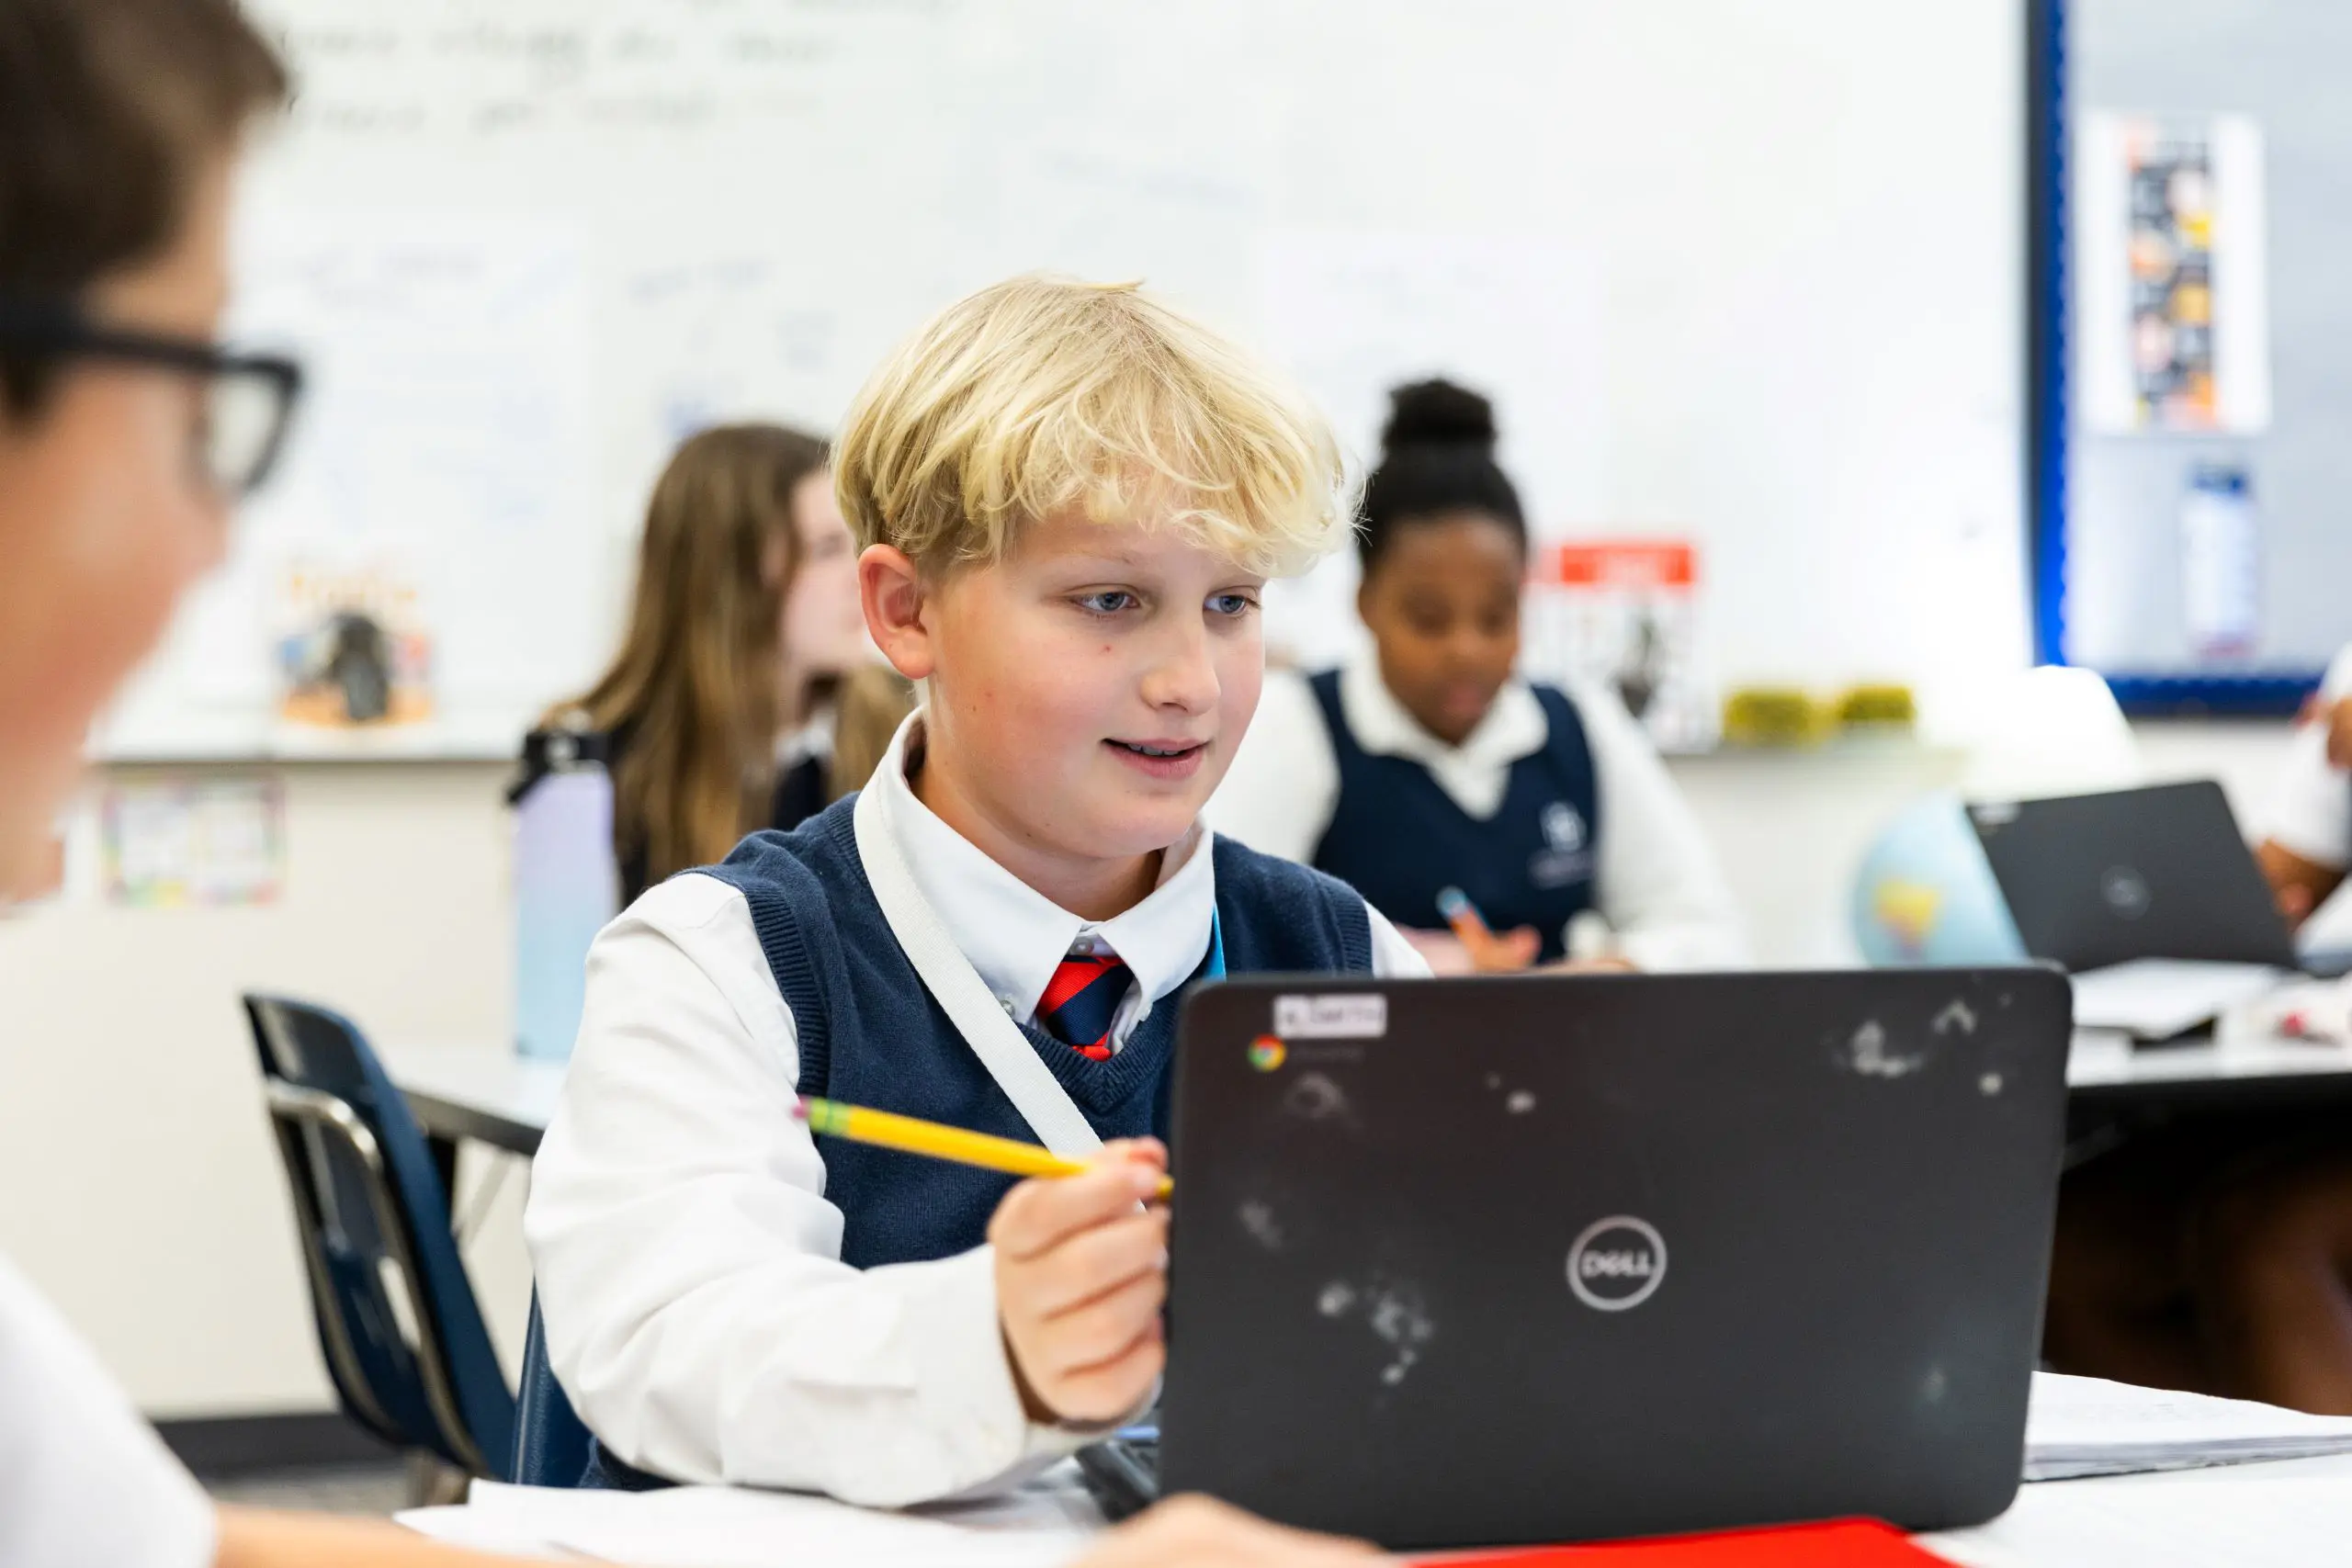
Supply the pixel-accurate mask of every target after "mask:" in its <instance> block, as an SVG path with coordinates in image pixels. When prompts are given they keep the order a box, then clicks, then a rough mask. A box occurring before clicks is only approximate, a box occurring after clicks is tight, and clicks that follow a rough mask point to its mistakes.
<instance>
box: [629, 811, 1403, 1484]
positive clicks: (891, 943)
mask: <svg viewBox="0 0 2352 1568" xmlns="http://www.w3.org/2000/svg"><path fill="white" fill-rule="evenodd" d="M854 804H855V797H854V796H852V797H850V798H849V799H845V800H842V801H838V802H836V803H835V804H833V805H832V806H831V807H827V808H826V809H825V810H824V811H823V812H822V813H820V814H819V815H818V816H817V817H815V818H811V819H810V820H809V822H807V823H806V824H804V825H803V826H802V827H800V828H799V829H796V830H795V831H793V832H790V833H779V832H775V831H768V832H761V833H754V834H752V836H751V837H750V838H748V839H745V840H743V841H742V842H741V844H740V845H738V846H737V847H736V850H735V852H734V853H733V854H731V855H729V857H728V858H727V860H726V863H724V864H721V865H718V866H716V867H712V868H710V869H708V870H707V871H706V872H705V873H704V874H706V875H709V876H715V877H718V879H719V880H720V881H722V882H725V883H727V884H728V885H729V886H732V887H734V888H736V889H738V890H739V891H740V892H741V893H742V895H743V897H744V901H745V902H746V903H747V904H749V905H750V907H751V911H752V927H753V929H754V930H755V931H758V933H759V938H760V946H761V948H762V949H763V951H764V952H765V953H766V954H767V960H768V966H769V968H770V969H772V970H773V971H775V982H776V987H777V989H778V990H780V991H781V992H782V993H783V994H784V999H785V1000H786V1002H787V1003H788V1004H790V1006H791V1008H792V1017H793V1022H794V1025H795V1028H796V1029H797V1032H798V1034H799V1037H800V1092H801V1093H802V1094H805V1095H818V1096H822V1097H825V1098H827V1099H831V1100H842V1101H845V1102H847V1103H849V1104H853V1105H865V1106H871V1107H874V1108H875V1109H876V1110H882V1111H898V1112H899V1113H900V1114H902V1115H907V1116H921V1117H924V1118H926V1119H928V1120H931V1121H934V1122H947V1123H949V1124H951V1125H953V1126H957V1127H968V1128H971V1129H973V1130H974V1131H977V1132H982V1133H993V1134H997V1135H998V1136H1000V1137H1007V1138H1018V1139H1021V1140H1022V1141H1023V1142H1026V1143H1034V1142H1035V1141H1036V1134H1035V1133H1034V1132H1032V1131H1031V1130H1030V1127H1029V1124H1028V1123H1027V1122H1024V1121H1023V1120H1022V1117H1021V1113H1020V1112H1019V1111H1016V1110H1014V1109H1013V1106H1012V1100H1009V1099H1007V1098H1006V1097H1005V1093H1004V1091H1003V1090H1002V1089H999V1088H998V1087H997V1084H996V1080H995V1079H994V1078H993V1077H989V1071H988V1069H987V1067H985V1066H982V1065H981V1063H980V1059H979V1058H978V1056H977V1055H973V1053H972V1049H971V1047H970V1046H968V1045H967V1044H966V1043H964V1037H963V1035H962V1034H961V1033H959V1032H957V1031H956V1026H955V1025H954V1024H953V1023H952V1022H950V1021H948V1018H947V1014H946V1013H945V1012H944V1010H942V1009H941V1008H940V1006H939V1004H938V1003H937V1002H936V1001H934V1000H933V998H932V996H931V993H930V992H929V991H928V990H927V989H925V988H924V987H923V983H922V978H921V977H920V976H917V975H916V973H915V971H914V966H913V965H912V964H910V963H909V962H908V961H907V955H906V953H904V952H903V951H902V950H901V949H900V948H899V940H898V937H897V936H896V935H895V934H894V933H893V932H892V931H891V930H890V926H889V922H888V920H886V919H884V918H883V915H882V908H881V906H880V905H879V904H877V903H876V901H875V897H874V890H873V888H872V887H871V886H869V885H868V884H867V882H866V880H865V866H864V865H863V864H862V863H860V862H859V860H858V856H857V840H856V833H855V829H854V825H853V818H852V810H853V807H854ZM1212 852H1213V853H1214V854H1215V855H1216V910H1217V920H1218V926H1219V930H1220V931H1221V933H1222V935H1223V937H1224V939H1225V956H1226V968H1227V972H1228V973H1231V974H1235V975H1248V974H1268V973H1281V972H1285V971H1288V972H1299V973H1344V974H1368V973H1370V972H1371V969H1372V922H1371V919H1370V917H1369V916H1368V915H1367V914H1366V912H1365V909H1364V901H1363V899H1362V898H1360V897H1357V896H1356V895H1355V894H1354V893H1353V892H1352V891H1351V890H1350V889H1349V888H1347V887H1346V886H1342V885H1341V884H1340V883H1338V882H1336V881H1334V880H1332V879H1331V878H1330V877H1329V876H1325V875H1322V874H1319V873H1317V872H1314V871H1310V870H1308V869H1306V867H1304V866H1298V865H1293V864H1291V863H1288V862H1286V861H1279V860H1275V859H1273V858H1272V857H1271V856H1267V855H1261V854H1259V853H1257V852H1255V851H1252V850H1250V849H1248V848H1246V847H1244V846H1243V845H1241V844H1238V843H1236V842H1234V841H1232V840H1228V839H1217V840H1215V842H1214V845H1213V849H1212ZM1197 977H1198V976H1195V978H1197ZM1177 1003H1178V998H1176V997H1172V996H1171V997H1169V998H1165V999H1163V1000H1162V1001H1161V1002H1160V1003H1159V1005H1158V1006H1156V1007H1154V1008H1153V1009H1152V1010H1151V1012H1150V1015H1149V1016H1148V1017H1147V1018H1146V1019H1145V1020H1144V1021H1143V1022H1142V1023H1140V1024H1138V1025H1137V1026H1136V1029H1135V1031H1134V1032H1133V1033H1131V1034H1130V1035H1129V1036H1128V1037H1127V1041H1126V1043H1125V1045H1124V1046H1122V1047H1121V1048H1120V1051H1119V1054H1118V1055H1115V1056H1113V1057H1112V1058H1111V1059H1110V1060H1109V1061H1107V1062H1095V1061H1091V1060H1089V1059H1088V1058H1086V1057H1084V1056H1081V1055H1079V1054H1078V1053H1077V1052H1076V1051H1073V1050H1072V1049H1070V1048H1069V1046H1068V1045H1065V1044H1063V1043H1061V1042H1060V1041H1058V1040H1056V1039H1054V1038H1053V1037H1052V1036H1051V1035H1049V1034H1047V1033H1046V1032H1044V1031H1043V1030H1040V1029H1037V1028H1035V1027H1034V1026H1031V1027H1026V1028H1023V1031H1022V1032H1023V1034H1025V1035H1026V1036H1027V1037H1028V1040H1029V1043H1030V1044H1031V1045H1032V1046H1034V1047H1035V1050H1036V1052H1037V1054H1038V1055H1039V1056H1040V1057H1042V1058H1043V1059H1044V1061H1045V1063H1046V1066H1047V1067H1048V1068H1049V1069H1050V1070H1051V1071H1052V1072H1053V1075H1054V1077H1056V1078H1057V1080H1058V1081H1059V1082H1060V1084H1061V1086H1062V1087H1063V1089H1066V1090H1068V1091H1069V1097H1070V1099H1071V1100H1075V1101H1076V1102H1077V1104H1078V1107H1079V1109H1080V1111H1084V1112H1085V1113H1086V1119H1087V1121H1088V1122H1091V1123H1092V1125H1093V1127H1094V1130H1095V1131H1096V1132H1098V1133H1100V1134H1102V1135H1103V1137H1104V1138H1125V1137H1137V1136H1141V1135H1143V1134H1155V1135H1157V1136H1159V1137H1163V1138H1164V1137H1166V1136H1167V1133H1168V1111H1169V1099H1170V1084H1169V1070H1170V1066H1171V1065H1172V1063H1173V1059H1174V1049H1175V1040H1176V1016H1177V1013H1178V1011H1179V1008H1178V1005H1177ZM819 1147H820V1150H821V1151H822V1153H823V1155H824V1160H825V1196H826V1198H827V1199H828V1200H830V1201H831V1202H832V1203H833V1204H834V1205H835V1206H836V1207H837V1208H839V1209H840V1210H841V1211H842V1220H843V1225H842V1261H843V1262H845V1263H849V1264H853V1265H854V1266H856V1267H857V1268H860V1269H870V1268H873V1267H875V1266H876V1265H879V1264H885V1263H906V1262H919V1261H922V1260H925V1259H930V1258H952V1257H954V1256H955V1255H956V1254H957V1253H959V1252H966V1251H968V1250H970V1249H971V1248H972V1247H978V1246H979V1245H980V1244H981V1242H983V1241H985V1240H986V1239H987V1235H988V1224H989V1216H991V1215H992V1214H994V1213H995V1212H996V1206H997V1203H998V1201H999V1200H1001V1198H1002V1197H1003V1196H1004V1194H1005V1193H1006V1191H1007V1190H1010V1189H1011V1187H1012V1180H1013V1179H1012V1178H1011V1177H1007V1176H1000V1175H998V1174H996V1173H995V1172H993V1171H986V1170H975V1169H971V1168H967V1167H964V1166H959V1165H950V1164H948V1163H946V1162H944V1161H942V1160H931V1159H922V1158H919V1157H917V1156H912V1155H906V1154H900V1153H898V1152H896V1151H893V1150H889V1149H877V1148H870V1147H867V1146H866V1145H862V1144H848V1143H842V1142H839V1141H835V1140H827V1141H825V1142H823V1143H821V1144H820V1145H819ZM582 1483H583V1484H585V1485H591V1486H596V1485H605V1486H623V1487H642V1486H646V1485H658V1484H661V1483H660V1482H659V1481H658V1480H656V1479H655V1478H653V1477H650V1476H647V1475H645V1474H643V1473H642V1472H637V1471H634V1470H631V1469H630V1468H629V1467H628V1466H627V1465H624V1464H622V1463H620V1462H619V1461H617V1460H616V1459H615V1458H614V1457H613V1456H612V1455H610V1454H607V1453H605V1452H604V1451H603V1449H602V1446H601V1445H598V1446H597V1447H596V1448H595V1449H594V1451H593V1453H592V1458H591V1461H590V1464H589V1468H588V1473H587V1475H586V1476H585V1477H584V1478H583V1482H582Z"/></svg>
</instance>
